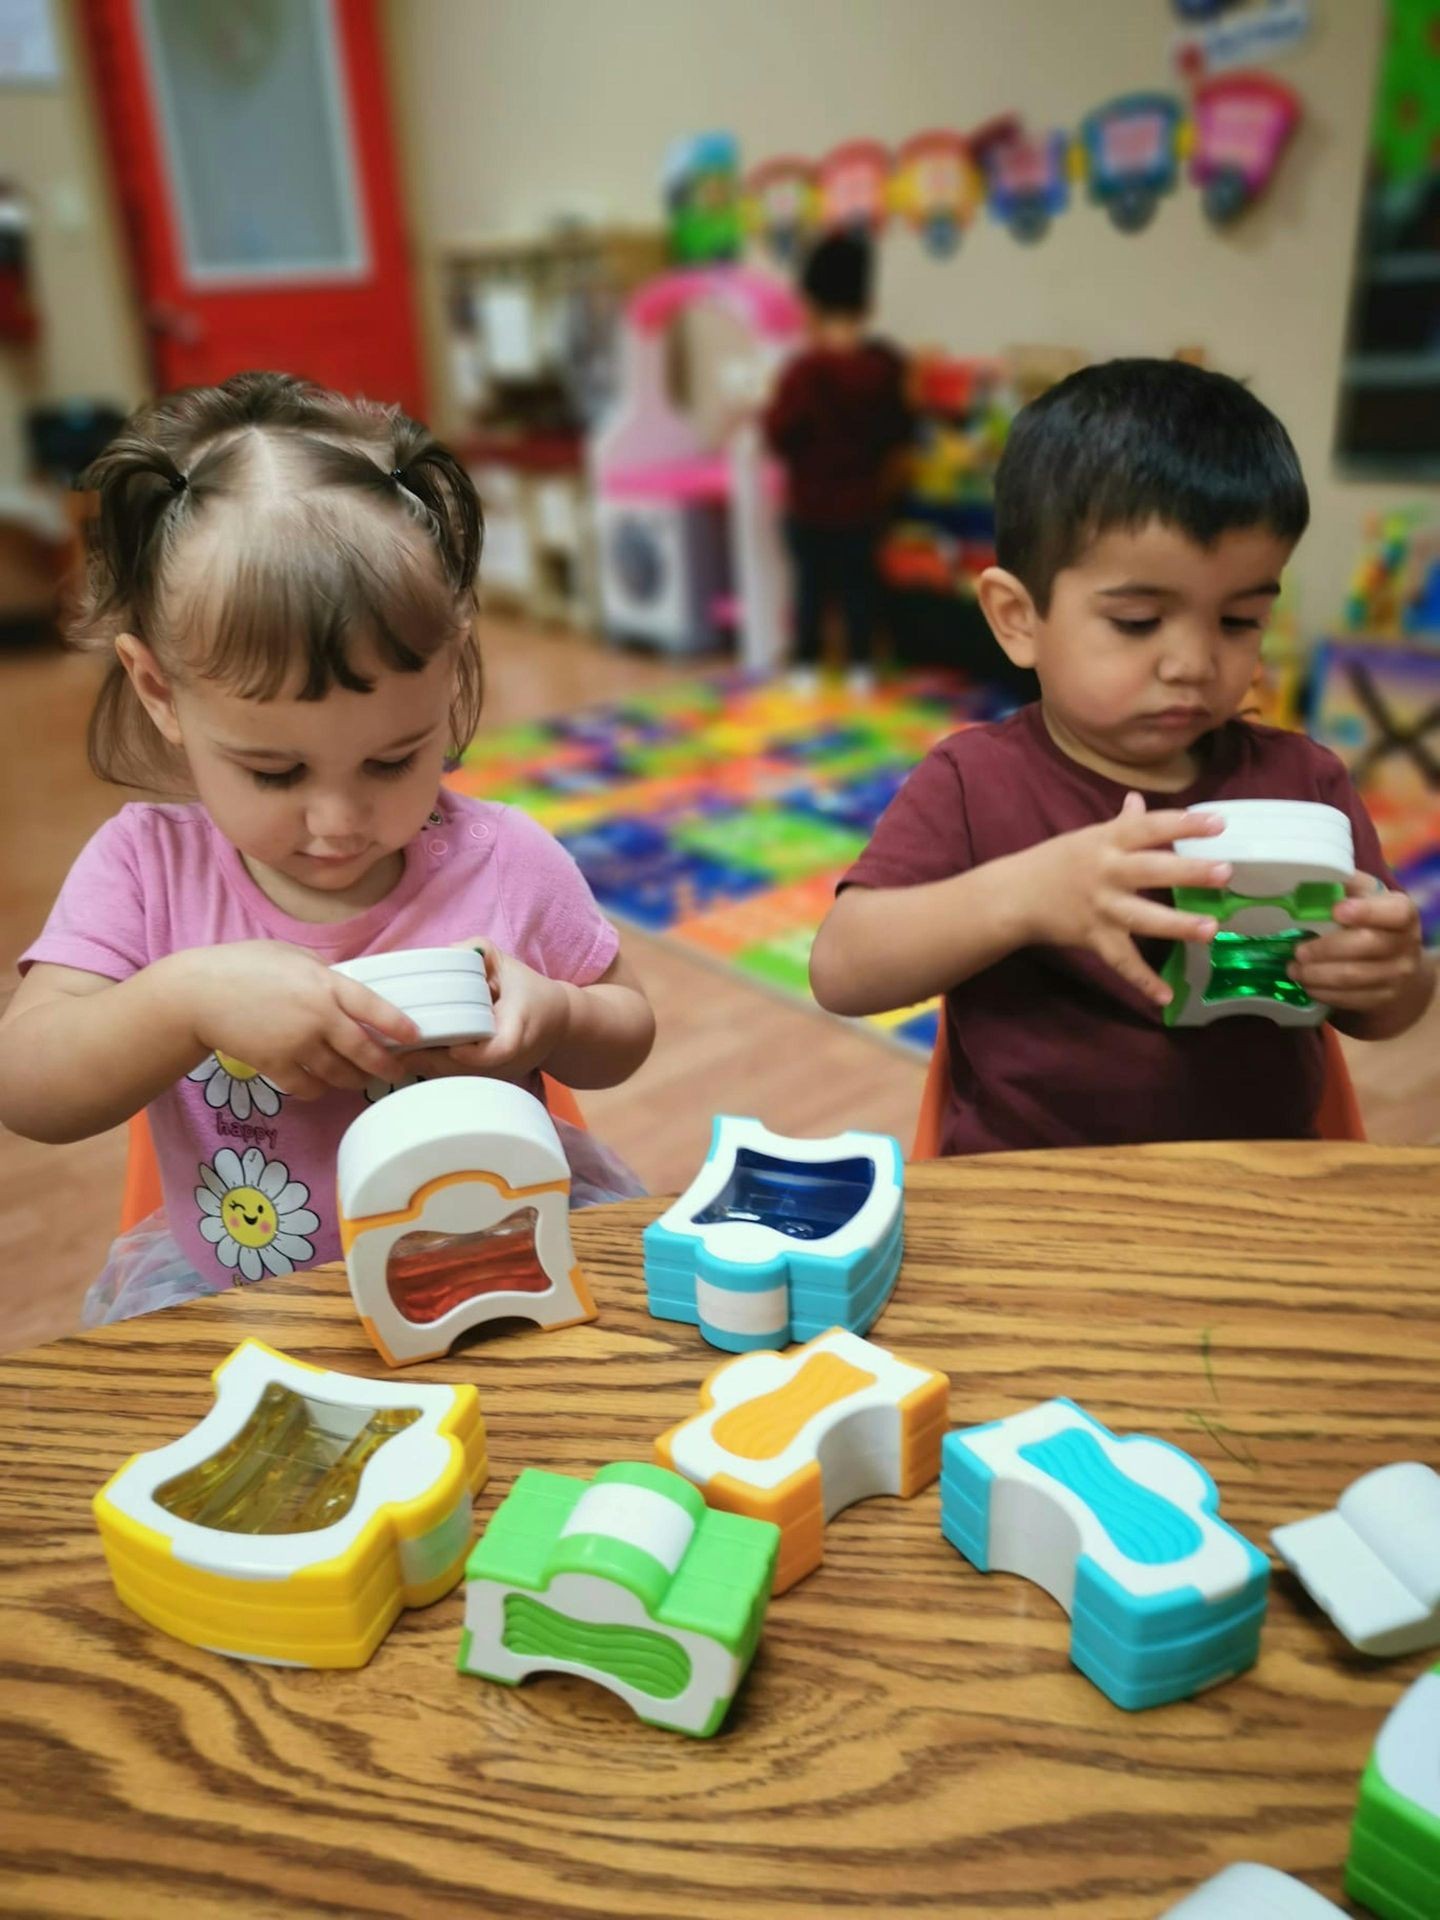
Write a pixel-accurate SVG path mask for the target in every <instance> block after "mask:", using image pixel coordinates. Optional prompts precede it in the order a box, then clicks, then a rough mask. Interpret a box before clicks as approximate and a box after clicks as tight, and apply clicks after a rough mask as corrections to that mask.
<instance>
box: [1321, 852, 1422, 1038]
mask: <svg viewBox="0 0 1440 1920" xmlns="http://www.w3.org/2000/svg"><path fill="white" fill-rule="evenodd" d="M1346 892H1347V894H1348V895H1349V898H1348V899H1345V900H1342V901H1341V902H1340V904H1339V906H1338V907H1336V909H1335V921H1336V925H1335V929H1334V931H1333V932H1331V933H1322V934H1320V935H1318V936H1317V937H1316V938H1315V939H1314V940H1307V941H1306V942H1305V943H1304V945H1303V946H1301V947H1299V948H1297V949H1296V953H1295V958H1294V960H1293V961H1292V963H1291V966H1290V973H1291V977H1292V978H1293V979H1295V980H1297V981H1298V982H1299V983H1300V985H1301V986H1302V987H1303V988H1304V989H1305V991H1306V992H1307V993H1308V994H1309V995H1310V996H1311V997H1312V998H1313V999H1315V1000H1319V1001H1322V1002H1323V1003H1324V1004H1325V1005H1326V1006H1328V1007H1337V1008H1339V1009H1340V1010H1341V1011H1342V1012H1345V1013H1377V1012H1380V1011H1382V1010H1383V1009H1384V1008H1386V1007H1388V1006H1389V1005H1390V1003H1391V1001H1393V1000H1397V999H1399V998H1400V996H1401V995H1402V994H1408V993H1410V992H1412V991H1414V989H1415V986H1416V982H1417V981H1418V979H1419V978H1420V977H1421V975H1422V974H1423V972H1424V969H1425V960H1424V950H1423V947H1422V945H1421V939H1420V911H1419V909H1418V907H1417V906H1416V905H1415V902H1414V901H1413V900H1412V899H1411V898H1410V896H1409V894H1406V893H1390V892H1389V891H1387V889H1385V888H1384V887H1381V886H1379V884H1378V882H1377V881H1376V880H1375V879H1373V878H1372V876H1371V875H1370V874H1368V873H1359V874H1355V875H1354V876H1353V877H1352V879H1351V880H1350V882H1349V883H1348V885H1347V887H1346Z"/></svg>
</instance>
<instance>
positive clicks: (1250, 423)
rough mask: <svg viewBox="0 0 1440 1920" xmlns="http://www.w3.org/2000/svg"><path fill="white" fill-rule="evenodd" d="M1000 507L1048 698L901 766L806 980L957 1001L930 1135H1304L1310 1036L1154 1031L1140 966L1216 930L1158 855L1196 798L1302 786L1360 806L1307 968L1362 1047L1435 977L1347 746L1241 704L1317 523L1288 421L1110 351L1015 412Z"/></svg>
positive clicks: (967, 1149) (1187, 372)
mask: <svg viewBox="0 0 1440 1920" xmlns="http://www.w3.org/2000/svg"><path fill="white" fill-rule="evenodd" d="M996 511H997V541H996V551H997V558H998V562H999V564H998V565H997V566H995V567H992V568H991V569H990V570H989V571H988V572H986V573H985V574H984V575H983V576H982V578H981V582H980V599H981V604H982V606H983V608H984V610H985V615H986V618H987V619H988V620H989V623H990V626H991V628H992V629H993V631H994V633H995V637H996V639H997V640H998V641H999V643H1000V645H1001V646H1002V647H1003V648H1004V649H1005V652H1006V653H1007V654H1008V655H1009V656H1010V658H1011V659H1012V660H1013V661H1015V662H1016V664H1017V665H1019V666H1027V667H1034V669H1035V671H1036V672H1037V674H1038V675H1039V680H1040V688H1041V698H1040V700H1039V702H1038V703H1037V704H1035V705H1033V706H1030V707H1026V708H1023V709H1022V710H1021V711H1020V712H1019V713H1017V714H1015V715H1014V716H1012V718H1010V719H1008V720H1005V721H1002V722H999V723H997V724H994V725H988V726H977V727H972V728H971V729H969V730H968V731H967V732H964V733H958V734H952V735H951V737H950V738H949V739H948V740H944V741H942V742H941V743H940V745H939V746H937V747H936V748H935V749H934V750H933V751H932V752H931V753H930V754H929V755H928V757H927V758H926V759H925V760H924V761H922V762H921V764H920V765H919V766H918V767H917V768H916V770H915V771H914V773H913V774H912V775H911V776H910V778H909V780H908V781H907V782H906V784H905V786H904V787H903V788H902V789H901V791H900V793H899V794H898V795H897V796H896V798H895V800H894V801H893V803H892V804H891V806H890V808H889V809H888V810H887V812H886V813H885V814H884V816H883V817H882V818H881V820H880V822H879V824H878V825H877V827H876V829H875V833H874V836H873V838H872V839H871V841H870V844H869V846H868V847H867V848H866V850H865V852H864V853H863V854H862V855H861V856H860V858H859V860H858V861H857V862H856V863H855V865H854V866H853V867H852V868H851V869H850V872H849V873H848V874H847V875H846V877H845V879H844V880H843V881H842V882H841V891H840V895H839V898H838V899H837V901H836V903H835V905H834V907H833V908H832V909H831V912H830V915H829V917H828V919H827V920H826V921H825V924H824V925H823V926H822V928H821V929H820V933H819V935H818V937H817V939H816V942H815V948H814V953H813V957H812V960H811V981H812V984H813V986H814V990H815V996H816V998H817V999H818V1000H819V1001H820V1003H821V1004H822V1005H823V1006H826V1007H829V1008H831V1009H832V1011H834V1012H836V1013H846V1014H861V1013H874V1012H878V1011H880V1010H882V1009H888V1008H893V1007H903V1006H908V1005H910V1004H912V1003H914V1002H915V1001H919V1000H924V999H927V998H928V997H929V996H931V995H932V994H937V993H943V994H944V995H945V1014H944V1017H945V1020H946V1023H947V1037H948V1042H949V1056H950V1073H951V1084H950V1087H949V1089H948V1099H947V1104H946V1109H945V1113H944V1117H943V1120H942V1128H941V1138H942V1144H943V1150H944V1151H945V1152H946V1153H951V1154H955V1153H977V1152H982V1151H986V1150H988V1149H995V1148H1010V1147H1046V1146H1079V1145H1095V1144H1105V1143H1117V1144H1120V1143H1129V1142H1136V1141H1146V1140H1179V1139H1215V1138H1225V1137H1242V1138H1252V1139H1253V1138H1286V1137H1291V1138H1304V1137H1307V1136H1311V1135H1313V1134H1314V1131H1315V1115H1316V1111H1317V1108H1318V1105H1319V1100H1320V1093H1321V1086H1322V1072H1323V1062H1322V1045H1321V1038H1320V1034H1319V1032H1318V1030H1316V1029H1314V1028H1286V1027H1280V1026H1277V1025H1275V1024H1274V1023H1272V1022H1271V1021H1268V1020H1266V1019H1263V1018H1255V1019H1239V1018H1236V1019H1229V1020H1224V1021H1221V1022H1220V1023H1218V1024H1217V1025H1215V1026H1212V1027H1206V1028H1182V1029H1167V1028H1166V1027H1165V1026H1164V1024H1163V1022H1162V1019H1161V1012H1160V1010H1161V1008H1162V1007H1163V1006H1164V1005H1165V1004H1166V1003H1167V1002H1168V1000H1169V998H1170V993H1169V989H1168V988H1167V987H1166V986H1165V985H1164V984H1163V983H1162V981H1161V980H1160V978H1159V977H1158V974H1157V973H1156V971H1155V968H1156V966H1157V965H1158V964H1160V963H1161V962H1162V960H1163V957H1164V954H1165V953H1166V951H1167V950H1168V947H1169V943H1170V942H1172V941H1175V940H1191V941H1204V942H1208V941H1209V940H1210V939H1211V937H1212V936H1213V935H1214V933H1215V931H1216V927H1215V922H1214V921H1212V920H1206V919H1203V918H1199V917H1196V916H1192V915H1189V914H1184V913H1180V912H1178V911H1177V910H1176V909H1175V908H1174V906H1172V905H1170V904H1169V903H1168V901H1167V900H1166V899H1165V890H1166V889H1171V888H1175V887H1180V886H1197V887H1205V886H1223V885H1224V884H1225V881H1226V880H1227V879H1228V877H1229V868H1228V867H1225V866H1223V865H1216V864H1212V863H1210V862H1207V861H1205V860H1204V859H1182V858H1181V857H1180V856H1179V855H1178V854H1177V853H1175V851H1174V850H1173V847H1174V842H1175V840H1176V839H1178V838H1189V837H1200V836H1203V835H1206V834H1208V833H1211V832H1214V831H1216V830H1217V828H1218V824H1219V823H1218V822H1217V821H1216V820H1215V819H1214V817H1213V816H1210V815H1207V814H1206V812H1205V808H1206V806H1207V804H1208V803H1209V802H1211V801H1215V800H1237V799H1251V798H1254V799H1289V800H1309V801H1321V802H1324V803H1325V804H1327V805H1329V806H1332V807H1339V808H1341V809H1342V810H1343V811H1344V812H1345V813H1347V814H1348V815H1349V817H1350V821H1351V825H1352V828H1353V830H1354V837H1355V855H1356V860H1357V863H1358V866H1359V868H1360V873H1359V874H1358V875H1357V877H1356V880H1355V883H1354V885H1353V886H1352V888H1351V895H1352V897H1350V898H1348V899H1346V900H1345V901H1343V902H1342V903H1341V905H1340V906H1339V908H1338V909H1337V912H1336V919H1337V921H1338V922H1339V925H1338V926H1337V928H1336V930H1335V931H1333V932H1331V933H1327V934H1324V935H1322V936H1321V937H1320V938H1318V939H1315V940H1312V941H1309V942H1307V943H1306V944H1305V945H1303V946H1302V947H1301V948H1300V949H1299V950H1298V952H1297V954H1296V956H1295V960H1294V963H1293V966H1292V973H1293V975H1294V977H1295V978H1296V979H1297V980H1298V981H1299V982H1300V984H1301V985H1302V986H1303V987H1304V988H1305V989H1306V991H1307V992H1309V993H1311V994H1313V995H1314V996H1315V997H1316V998H1317V999H1319V1000H1323V1001H1325V1002H1328V1003H1329V1005H1330V1006H1331V1007H1332V1008H1333V1009H1334V1024H1335V1025H1336V1026H1337V1027H1339V1028H1340V1030H1341V1031H1342V1032H1344V1033H1349V1034H1355V1035H1358V1036H1360V1037H1362V1038H1366V1039H1383V1038H1385V1037H1387V1036H1389V1035H1392V1034H1398V1033H1403V1032H1404V1031H1405V1030H1406V1028H1408V1027H1410V1026H1412V1025H1413V1024H1414V1023H1415V1022H1416V1021H1417V1020H1418V1019H1419V1018H1420V1017H1421V1015H1422V1014H1423V1012H1424V1011H1425V1009H1426V1007H1427V1005H1428V1004H1429V1001H1430V997H1431V994H1432V992H1433V990H1434V985H1435V976H1434V970H1433V967H1432V966H1431V965H1430V963H1429V962H1428V961H1427V960H1426V958H1425V956H1424V954H1423V952H1422V950H1421V943H1420V926H1419V916H1418V914H1417V912H1416V909H1415V906H1414V903H1413V902H1412V901H1411V900H1410V899H1408V898H1407V896H1406V895H1405V894H1404V893H1401V892H1398V891H1395V890H1394V884H1395V883H1394V880H1393V877H1392V875H1391V874H1390V872H1389V870H1388V868H1387V867H1386V865H1385V862H1384V859H1383V858H1382V856H1381V853H1380V847H1379V843H1378V841H1377V838H1376V834H1375V828H1374V826H1373V824H1372V823H1371V820H1370V818H1369V815H1368V814H1367V813H1366V812H1365V809H1364V807H1363V806H1362V804H1361V802H1360V800H1359V798H1358V797H1357V795H1356V793H1355V791H1354V789H1353V787H1352V786H1351V784H1350V780H1349V777H1348V775H1347V774H1346V772H1345V769H1344V768H1343V767H1342V766H1341V764H1340V762H1339V761H1338V760H1337V759H1336V758H1335V757H1334V755H1333V754H1331V753H1329V752H1327V751H1326V750H1325V749H1324V748H1323V747H1320V746H1318V745H1316V744H1315V743H1314V742H1313V741H1311V740H1308V739H1306V738H1305V737H1304V736H1303V735H1301V734H1295V733H1284V732H1280V731H1277V730H1276V729H1274V728H1271V727H1261V726H1251V725H1249V724H1248V723H1246V722H1244V721H1241V720H1239V719H1237V718H1236V715H1237V713H1238V712H1239V709H1240V707H1241V705H1242V703H1243V702H1244V700H1245V697H1246V694H1247V691H1248V689H1249V686H1250V682H1251V679H1252V676H1253V674H1254V670H1255V665H1256V661H1257V659H1258V656H1259V650H1260V638H1261V634H1262V631H1263V629H1264V626H1265V622H1266V619H1267V616H1268V614H1269V611H1270V607H1271V605H1272V603H1273V601H1274V598H1275V596H1276V594H1277V593H1278V592H1279V582H1280V574H1281V570H1282V569H1283V568H1284V566H1285V564H1286V562H1287V561H1288V560H1289V558H1290V555H1291V552H1292V551H1293V549H1294V547H1295V544H1296V542H1297V541H1298V540H1299V538H1300V535H1301V534H1302V532H1303V531H1304V529H1305V525H1306V521H1307V519H1308V517H1309V502H1308V499H1307V496H1306V491H1305V483H1304V480H1303V478H1302V476H1301V473H1300V466H1299V462H1298V460H1297V459H1296V456H1295V450H1294V448H1293V446H1292V445H1291V443H1290V439H1289V436H1288V435H1287V434H1286V432H1285V429H1284V428H1283V427H1282V426H1281V424H1280V422H1279V421H1278V420H1276V419H1275V417H1274V415H1273V414H1271V413H1270V412H1268V411H1267V409H1266V408H1265V407H1263V406H1262V405H1261V404H1260V402H1259V401H1258V400H1257V399H1255V398H1254V396H1253V395H1252V394H1250V393H1249V392H1247V391H1246V389H1245V388H1244V387H1242V386H1240V385H1239V384H1238V383H1237V382H1236V381H1233V380H1229V379H1226V378H1224V377H1223V376H1222V375H1219V374H1215V373H1207V372H1205V371H1203V370H1201V369H1200V368H1197V367H1193V366H1186V365H1184V364H1182V363H1179V362H1175V361H1160V360H1129V361H1114V362H1112V363H1111V364H1109V365H1107V366H1097V367H1091V368H1087V369H1086V370H1084V371H1083V372H1080V373H1076V374H1074V375H1072V376H1071V377H1070V378H1069V379H1067V380H1065V381H1062V382H1061V383H1060V385H1058V386H1056V387H1054V388H1052V389H1051V391H1050V392H1049V393H1047V394H1045V395H1043V396H1042V397H1041V398H1040V399H1039V400H1036V401H1035V402H1034V403H1033V404H1032V405H1030V406H1029V407H1027V408H1025V410H1024V411H1023V412H1022V413H1021V414H1020V415H1019V417H1018V418H1017V420H1016V422H1015V425H1014V428H1013V429H1012V432H1011V436H1010V440H1009V442H1008V444H1007V446H1006V449H1005V453H1004V457H1003V459H1002V460H1001V464H1000V469H999V472H998V475H997V479H996ZM1157 895H1158V896H1159V897H1157Z"/></svg>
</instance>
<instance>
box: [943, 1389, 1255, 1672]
mask: <svg viewBox="0 0 1440 1920" xmlns="http://www.w3.org/2000/svg"><path fill="white" fill-rule="evenodd" d="M940 1504H941V1522H940V1524H941V1531H942V1532H943V1533H944V1535H945V1538H946V1539H947V1540H948V1541H949V1542H950V1544H951V1545H952V1546H953V1547H955V1548H957V1549H958V1550H959V1551H960V1552H961V1553H962V1554H964V1556H965V1558H966V1559H967V1560H969V1561H970V1562H971V1563H972V1565H974V1566H976V1567H978V1568H979V1570H980V1571H981V1572H982V1573H990V1572H1003V1573H1019V1574H1022V1575H1024V1576H1025V1578H1027V1579H1029V1580H1033V1581H1035V1583H1036V1584H1037V1585H1038V1586H1041V1587H1043V1588H1044V1589H1045V1591H1046V1592H1047V1593H1049V1594H1050V1595H1052V1596H1053V1598H1055V1599H1056V1600H1058V1601H1059V1603H1060V1605H1061V1606H1062V1607H1064V1609H1065V1611H1066V1612H1067V1613H1068V1614H1069V1615H1070V1618H1071V1638H1070V1658H1071V1659H1072V1660H1073V1661H1074V1663H1075V1665H1076V1666H1077V1667H1079V1669H1080V1671H1081V1672H1082V1673H1083V1674H1085V1675H1086V1676H1087V1677H1088V1678H1089V1679H1091V1680H1093V1681H1094V1683H1095V1685H1096V1686H1097V1687H1099V1688H1100V1690H1101V1692H1102V1693H1104V1694H1106V1695H1107V1696H1108V1697H1109V1698H1110V1699H1111V1700H1113V1701H1114V1702H1115V1704H1116V1705H1117V1706H1119V1707H1125V1708H1127V1709H1131V1710H1134V1709H1138V1708H1142V1707H1154V1706H1161V1705H1163V1704H1165V1703H1166V1702H1167V1701H1171V1700H1183V1699H1186V1698H1187V1697H1188V1696H1189V1695H1191V1694H1194V1693H1198V1692H1200V1691H1201V1689H1202V1688H1205V1687H1209V1686H1214V1685H1215V1684H1216V1683H1217V1682H1219V1681H1221V1680H1226V1679H1229V1678H1231V1677H1232V1676H1233V1675H1234V1674H1237V1673H1240V1672H1243V1671H1244V1669H1245V1668H1246V1667H1249V1666H1251V1665H1253V1663H1254V1661H1255V1659H1256V1657H1257V1655H1258V1653H1259V1647H1260V1629H1261V1626H1262V1624H1263V1622H1264V1618H1265V1610H1266V1606H1267V1603H1268V1590H1269V1579H1270V1568H1269V1562H1268V1561H1267V1560H1266V1558H1265V1556H1264V1555H1263V1554H1262V1553H1261V1552H1259V1550H1258V1549H1257V1548H1255V1547H1253V1546H1252V1545H1251V1544H1250V1542H1249V1541H1248V1540H1246V1539H1244V1538H1243V1537H1242V1536H1241V1535H1240V1534H1238V1533H1236V1532H1235V1530H1234V1529H1233V1528H1232V1527H1229V1526H1227V1525H1226V1524H1225V1522H1224V1521H1223V1520H1221V1519H1220V1517H1219V1494H1218V1492H1217V1491H1216V1487H1215V1483H1214V1481H1213V1480H1212V1479H1211V1478H1210V1476H1209V1474H1208V1473H1206V1471H1205V1469H1204V1468H1203V1467H1202V1466H1200V1464H1199V1463H1198V1462H1197V1461H1195V1460H1192V1459H1191V1457H1190V1455H1189V1454H1188V1453H1183V1452H1182V1451H1181V1450H1180V1449H1179V1448H1178V1447H1172V1446H1170V1445H1169V1444H1168V1443H1167V1442H1166V1441H1163V1440H1152V1439H1149V1438H1147V1437H1146V1436H1143V1435H1133V1436H1130V1437H1128V1438H1126V1439H1123V1440H1122V1439H1117V1438H1116V1437H1115V1435H1114V1434H1113V1433H1111V1432H1110V1430H1109V1428H1108V1427H1104V1426H1102V1425H1101V1424H1100V1422H1099V1421H1098V1420H1093V1419H1091V1417H1090V1415H1089V1414H1087V1413H1086V1412H1085V1411H1084V1410H1083V1409H1082V1408H1080V1407H1077V1406H1076V1405H1075V1403H1074V1402H1073V1401H1071V1400H1065V1399H1059V1400H1049V1401H1046V1402H1045V1403H1044V1404H1043V1405H1041V1406H1037V1407H1031V1408H1030V1409H1029V1410H1028V1411H1026V1412H1025V1413H1019V1414H1012V1415H1011V1416H1010V1417H1009V1418H1008V1419H1006V1420H998V1421H994V1422H991V1423H990V1424H989V1425H987V1426H982V1427H970V1428H966V1429H962V1430H960V1431H957V1432H955V1433H951V1434H947V1435H946V1437H945V1444H944V1448H943V1454H942V1470H941V1479H940Z"/></svg>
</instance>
